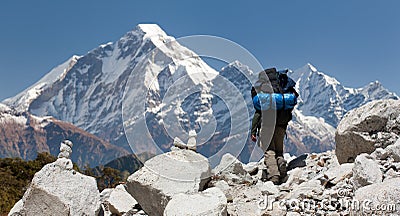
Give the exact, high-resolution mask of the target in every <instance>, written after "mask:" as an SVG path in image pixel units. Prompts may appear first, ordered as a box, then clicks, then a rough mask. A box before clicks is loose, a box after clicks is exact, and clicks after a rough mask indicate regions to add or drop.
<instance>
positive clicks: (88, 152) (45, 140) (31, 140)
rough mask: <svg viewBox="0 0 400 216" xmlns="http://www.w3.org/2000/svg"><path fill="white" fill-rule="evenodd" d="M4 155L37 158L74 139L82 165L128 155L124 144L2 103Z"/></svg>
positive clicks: (1, 147) (0, 123)
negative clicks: (41, 153) (108, 140)
mask: <svg viewBox="0 0 400 216" xmlns="http://www.w3.org/2000/svg"><path fill="white" fill-rule="evenodd" d="M0 128H1V130H0V157H1V158H4V157H20V158H23V159H25V160H33V159H35V158H36V156H37V154H38V153H39V152H50V153H51V154H53V155H57V154H58V152H59V148H60V143H61V142H62V141H63V140H65V139H69V140H71V141H72V142H73V143H74V147H73V149H74V153H73V154H72V158H74V160H75V161H76V163H77V164H78V165H79V166H80V167H84V166H85V165H89V166H91V167H94V166H97V165H100V164H105V163H107V162H109V161H111V160H113V159H114V158H115V157H118V156H124V155H127V154H128V152H127V151H126V150H124V149H123V148H120V147H117V146H114V145H111V144H110V143H108V142H105V141H104V140H102V139H100V138H98V137H96V136H94V135H92V134H89V133H87V132H86V131H84V130H82V129H80V128H77V127H76V126H74V125H72V124H70V123H66V122H62V121H60V120H57V119H54V118H52V117H49V116H45V117H37V116H35V115H32V114H30V113H28V112H20V111H17V110H15V109H13V108H10V107H8V106H6V105H4V104H0Z"/></svg>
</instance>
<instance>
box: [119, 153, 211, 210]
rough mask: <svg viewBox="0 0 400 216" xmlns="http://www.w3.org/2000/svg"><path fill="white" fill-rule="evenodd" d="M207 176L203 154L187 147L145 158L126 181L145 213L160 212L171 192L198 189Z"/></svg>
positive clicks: (207, 170) (203, 184)
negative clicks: (139, 167) (146, 159)
mask: <svg viewBox="0 0 400 216" xmlns="http://www.w3.org/2000/svg"><path fill="white" fill-rule="evenodd" d="M210 177H211V169H210V165H209V163H208V160H207V158H205V157H204V156H202V155H201V154H198V153H196V152H194V151H191V150H179V151H172V152H168V153H165V154H161V155H158V156H155V157H153V158H151V159H150V160H148V161H146V162H145V164H144V166H143V167H142V168H141V169H140V170H138V171H136V172H135V173H134V174H132V175H131V176H129V178H128V180H127V184H126V185H127V191H128V193H130V194H131V195H132V196H133V197H134V198H135V200H137V201H138V202H139V204H140V206H141V207H142V208H143V210H144V211H145V212H146V213H147V214H149V215H162V214H163V212H164V209H165V207H166V206H167V204H168V202H169V200H170V199H171V198H172V196H173V195H175V194H178V193H194V192H198V191H202V190H204V188H205V186H206V184H207V183H208V182H209V180H210Z"/></svg>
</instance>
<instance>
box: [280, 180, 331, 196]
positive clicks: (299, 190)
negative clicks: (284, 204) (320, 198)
mask: <svg viewBox="0 0 400 216" xmlns="http://www.w3.org/2000/svg"><path fill="white" fill-rule="evenodd" d="M323 191H324V188H323V186H322V185H321V182H320V181H319V180H310V181H307V182H303V183H301V184H300V185H299V186H297V187H296V188H294V190H293V191H291V192H290V193H289V194H288V195H287V198H289V199H298V198H312V197H314V196H316V195H322V193H323Z"/></svg>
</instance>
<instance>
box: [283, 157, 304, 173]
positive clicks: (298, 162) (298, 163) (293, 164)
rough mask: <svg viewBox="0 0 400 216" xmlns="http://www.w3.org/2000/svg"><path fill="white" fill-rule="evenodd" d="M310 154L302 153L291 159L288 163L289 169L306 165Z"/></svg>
mask: <svg viewBox="0 0 400 216" xmlns="http://www.w3.org/2000/svg"><path fill="white" fill-rule="evenodd" d="M307 157H308V155H307V154H302V155H300V156H298V157H297V158H295V159H293V160H291V161H290V162H289V163H288V165H287V170H288V171H289V170H292V169H294V168H297V167H299V168H300V167H305V166H306V159H307Z"/></svg>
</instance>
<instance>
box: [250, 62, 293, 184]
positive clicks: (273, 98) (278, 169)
mask: <svg viewBox="0 0 400 216" xmlns="http://www.w3.org/2000/svg"><path fill="white" fill-rule="evenodd" d="M288 71H289V70H288V69H285V70H282V71H277V70H276V69H275V68H269V69H266V70H264V71H262V72H260V73H259V79H258V81H257V82H256V84H255V86H254V87H253V88H252V90H251V94H252V98H253V104H254V108H255V110H256V111H255V113H254V117H253V120H252V128H251V139H252V141H254V142H257V144H258V145H259V146H260V147H261V148H262V149H263V150H264V164H265V166H266V168H267V170H266V171H264V172H263V179H262V180H264V181H265V180H269V181H272V182H273V183H274V184H280V183H282V182H285V181H286V178H287V173H286V161H285V160H284V158H283V141H284V138H285V135H286V128H287V125H288V123H289V121H290V120H291V119H292V111H293V108H294V106H295V105H296V104H297V97H298V96H299V95H298V93H297V92H296V90H295V85H296V83H295V82H294V81H293V80H292V79H291V78H290V77H288V76H287V73H288ZM274 124H275V125H274ZM263 130H264V133H263ZM268 130H270V131H272V130H273V133H272V138H271V135H270V134H268ZM268 136H269V137H268ZM257 137H258V139H257ZM268 138H271V139H270V140H269V139H268ZM265 172H266V173H265Z"/></svg>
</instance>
